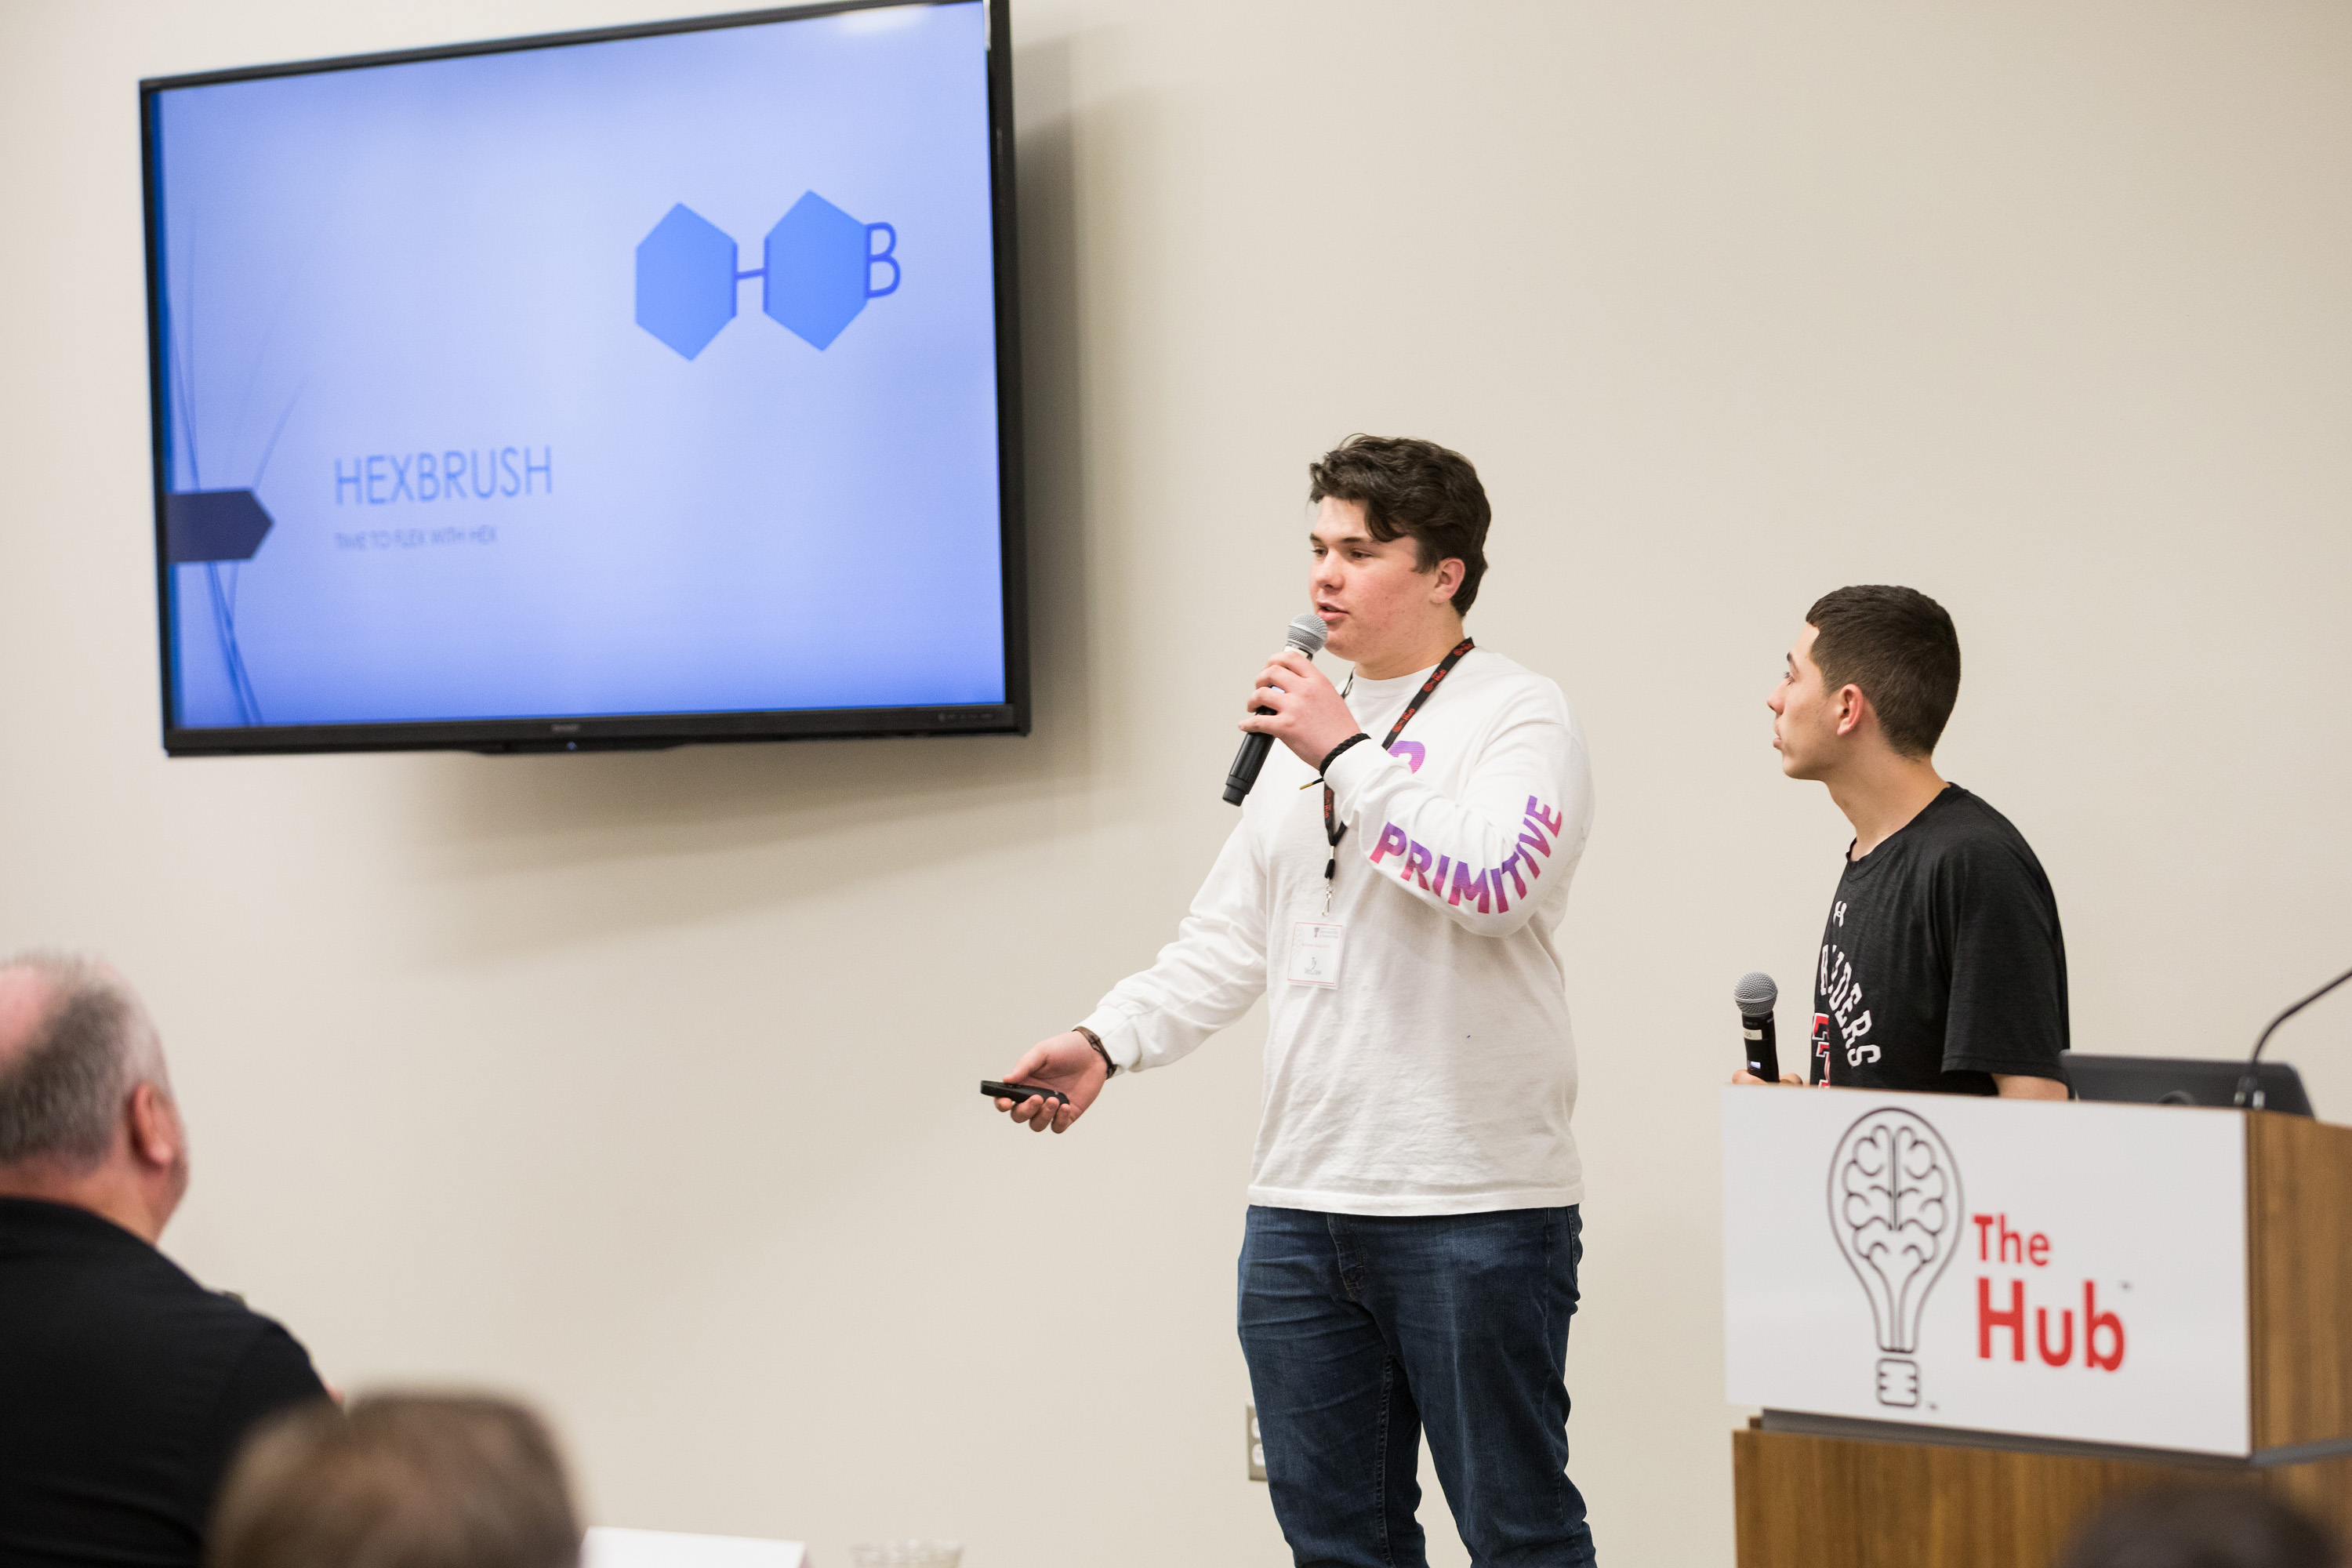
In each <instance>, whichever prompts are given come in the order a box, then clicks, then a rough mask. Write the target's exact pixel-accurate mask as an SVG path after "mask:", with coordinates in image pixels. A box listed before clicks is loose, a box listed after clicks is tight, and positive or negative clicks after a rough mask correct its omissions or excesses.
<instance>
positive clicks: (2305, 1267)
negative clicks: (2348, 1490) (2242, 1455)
mask: <svg viewBox="0 0 2352 1568" xmlns="http://www.w3.org/2000/svg"><path fill="white" fill-rule="evenodd" d="M2246 1210H2247V1212H2246V1237H2247V1254H2248V1256H2247V1259H2246V1269H2247V1309H2248V1327H2249V1329H2250V1331H2251V1335H2252V1347H2251V1348H2252V1356H2253V1365H2252V1385H2253V1388H2252V1392H2253V1401H2254V1407H2253V1434H2254V1447H2255V1449H2256V1450H2257V1451H2260V1450H2262V1449H2265V1448H2283V1447H2294V1446H2295V1445H2296V1444H2300V1443H2316V1442H2324V1441H2326V1440H2328V1439H2331V1438H2338V1437H2347V1436H2352V1127H2330V1126H2328V1125H2326V1124H2325V1123H2323V1122H2317V1121H2311V1120H2310V1119H2309V1118H2307V1117H2301V1116H2282V1115H2280V1114H2278V1113H2277V1112H2275V1111H2269V1110H2255V1111H2249V1112H2247V1113H2246ZM2182 1241H2183V1244H2184V1245H2194V1238H2193V1237H2183V1238H2182Z"/></svg>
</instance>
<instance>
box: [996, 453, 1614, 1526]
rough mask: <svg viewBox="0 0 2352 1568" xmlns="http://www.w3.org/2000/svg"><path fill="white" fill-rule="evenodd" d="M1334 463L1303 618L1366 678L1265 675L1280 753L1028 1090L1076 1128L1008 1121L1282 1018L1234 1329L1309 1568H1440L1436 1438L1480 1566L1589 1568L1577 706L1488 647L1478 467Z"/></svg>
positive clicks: (1420, 460)
mask: <svg viewBox="0 0 2352 1568" xmlns="http://www.w3.org/2000/svg"><path fill="white" fill-rule="evenodd" d="M1308 473H1309V475H1310V478H1311V480H1312V485H1311V488H1310V490H1309V497H1308V499H1309V500H1312V501H1314V502H1316V503H1317V507H1318V510H1317V512H1316V515H1315V520H1314V523H1313V525H1312V529H1311V531H1310V533H1309V536H1308V538H1309V544H1310V548H1311V551H1312V563H1311V566H1310V569H1309V573H1308V577H1307V587H1308V595H1309V599H1310V602H1311V603H1312V605H1313V606H1314V609H1315V613H1316V614H1317V615H1318V616H1322V618H1323V620H1324V622H1325V623H1326V625H1328V626H1329V627H1330V634H1331V635H1330V641H1329V643H1328V648H1329V651H1330V652H1331V653H1333V654H1334V655H1336V656H1337V657H1339V658H1345V659H1348V660H1350V661H1351V662H1353V664H1354V665H1355V670H1354V673H1353V674H1352V675H1351V676H1350V677H1349V681H1348V685H1347V688H1346V689H1344V690H1341V689H1334V688H1333V686H1332V685H1331V683H1330V681H1328V679H1325V678H1324V676H1323V674H1322V672H1321V671H1320V670H1318V668H1316V667H1315V664H1314V662H1313V661H1312V660H1311V659H1309V658H1306V657H1304V656H1302V655H1300V654H1297V653H1296V652H1285V653H1282V654H1278V655H1276V656H1275V658H1273V660H1272V661H1271V662H1270V663H1269V664H1268V665H1267V666H1266V668H1265V670H1264V671H1262V672H1261V673H1260V674H1259V676H1258V678H1257V682H1256V686H1255V689H1253V691H1252V692H1251V693H1250V695H1249V697H1248V698H1247V699H1246V700H1245V704H1244V706H1245V710H1246V716H1245V717H1244V719H1243V720H1242V723H1241V727H1242V728H1243V729H1244V730H1248V731H1260V732H1263V733H1266V734H1270V735H1272V736H1274V737H1275V738H1276V739H1277V740H1279V741H1280V742H1282V743H1283V748H1284V749H1281V750H1277V751H1276V752H1275V753H1274V754H1273V755H1272V756H1271V757H1270V758H1269V759H1268V761H1267V763H1266V766H1265V773H1264V774H1263V776H1262V777H1261V778H1260V779H1259V781H1258V784H1257V787H1256V789H1255V791H1254V792H1253V793H1252V794H1251V795H1250V796H1249V798H1248V800H1247V802H1246V803H1245V804H1244V807H1243V813H1242V821H1241V824H1240V825H1239V826H1237V827H1236V828H1235V829H1234V833H1233V836H1232V837H1231V838H1229V839H1228V840H1227V841H1226V843H1225V847H1224V849H1223V852H1222V853H1221V854H1220V855H1219V856H1218V858H1217V862H1216V865H1215V867H1214V868H1213V869H1212V870H1211V872H1210V873H1209V879H1208V880H1207V882H1206V883H1205V884H1203V885H1202V889H1201V891H1200V894H1199V896H1198V897H1197V898H1195V900H1193V903H1192V911H1191V913H1190V914H1189V915H1188V916H1187V917H1186V919H1185V921H1184V922H1183V924H1182V925H1181V927H1180V928H1179V931H1178V933H1177V937H1176V940H1175V941H1174V942H1171V943H1170V944H1169V945H1168V946H1167V947H1166V948H1165V949H1163V950H1162V951H1161V952H1160V958H1159V961H1158V962H1157V963H1155V964H1153V966H1152V967H1151V968H1150V969H1148V970H1145V971H1143V972H1142V973H1139V974H1135V975H1131V976H1129V978H1128V979H1127V980H1125V981H1123V982H1121V983H1120V984H1118V986H1116V987H1114V988H1113V989H1112V991H1111V993H1110V994H1108V996H1106V997H1104V998H1103V1000H1102V1003H1101V1005H1100V1006H1098V1007H1097V1009H1096V1010H1095V1012H1094V1013H1093V1014H1092V1015H1090V1016H1088V1017H1087V1019H1086V1020H1085V1022H1083V1023H1082V1024H1080V1025H1079V1026H1076V1028H1074V1029H1072V1030H1070V1031H1068V1032H1067V1033H1065V1034H1061V1035H1056V1036H1055V1037H1053V1038H1051V1039H1048V1040H1045V1041H1042V1042H1041V1043H1039V1044H1038V1045H1037V1046H1035V1047H1033V1048H1032V1049H1031V1050H1030V1052H1029V1053H1028V1055H1026V1056H1024V1058H1022V1059H1021V1061H1020V1062H1019V1063H1018V1064H1017V1065H1016V1066H1015V1067H1014V1068H1013V1071H1012V1072H1011V1073H1009V1074H1007V1075H1006V1077H1007V1079H1008V1080H1009V1081H1013V1082H1018V1083H1032V1084H1038V1085H1042V1086H1045V1087H1047V1088H1051V1089H1059V1090H1062V1091H1063V1092H1065V1093H1066V1094H1067V1095H1068V1096H1069V1099H1068V1101H1067V1103H1055V1102H1051V1101H1048V1100H1045V1098H1043V1097H1032V1098H1030V1099H1027V1100H1023V1101H1021V1102H1019V1103H1017V1104H1016V1103H1014V1102H1013V1101H1011V1100H998V1101H997V1105H998V1107H999V1108H1000V1109H1002V1110H1006V1111H1008V1112H1010V1113H1011V1115H1012V1117H1013V1120H1014V1121H1019V1122H1022V1123H1024V1124H1025V1125H1027V1126H1029V1127H1031V1128H1032V1129H1033V1130H1035V1131H1045V1130H1046V1129H1047V1128H1051V1129H1052V1130H1053V1131H1055V1132H1062V1131H1067V1130H1068V1129H1069V1128H1070V1127H1071V1125H1072V1124H1073V1123H1075V1122H1076V1121H1077V1119H1078V1118H1080V1117H1081V1116H1084V1115H1085V1114H1086V1113H1087V1110H1088V1109H1089V1108H1090V1107H1091V1106H1093V1104H1094V1103H1095V1100H1096V1099H1097V1096H1098V1095H1099V1094H1100V1093H1101V1092H1102V1089H1103V1085H1104V1083H1105V1081H1106V1080H1107V1079H1108V1078H1109V1077H1110V1076H1111V1075H1112V1074H1113V1073H1115V1072H1119V1071H1136V1070H1141V1069H1143V1068H1156V1067H1160V1066H1164V1065H1166V1064H1167V1063H1170V1062H1172V1061H1174V1060H1175V1059H1176V1058H1179V1057H1181V1056H1183V1055H1185V1054H1186V1053H1187V1052H1189V1051H1191V1050H1192V1049H1193V1048H1194V1047H1197V1046H1198V1045H1200V1044H1201V1042H1202V1041H1203V1040H1204V1039H1206V1038H1207V1037H1209V1036H1210V1035H1212V1034H1214V1033H1215V1032H1216V1031H1217V1030H1219V1029H1222V1028H1223V1027H1225V1026H1227V1025H1230V1024H1232V1023H1234V1021H1236V1020H1237V1019H1239V1018H1240V1017H1241V1016H1242V1015H1243V1014H1244V1012H1246V1011H1247V1010H1248V1008H1249V1006H1250V1005H1251V1004H1252V1003H1253V1002H1254V1001H1255V1000H1256V999H1257V998H1258V997H1259V996H1261V995H1263V996H1265V998H1266V999H1267V1010H1268V1016H1269V1021H1268V1029H1267V1038H1266V1058H1265V1101H1264V1106H1263V1111H1262V1117H1261V1121H1260V1123H1259V1129H1258V1139H1257V1148H1256V1152H1255V1156H1254V1158H1253V1168H1252V1172H1251V1181H1250V1190H1249V1198H1250V1205H1251V1206H1250V1210H1249V1217H1248V1224H1247V1227H1246V1231H1245V1235H1244V1241H1243V1246H1242V1257H1241V1289H1240V1328H1241V1339H1242V1348H1243V1351H1244V1354H1245V1356H1246V1357H1247V1359H1248V1362H1249V1367H1250V1381H1251V1385H1252V1388H1253V1391H1254V1393H1255V1397H1256V1401H1257V1414H1258V1424H1259V1428H1260V1431H1261V1433H1262V1435H1263V1436H1264V1439H1265V1464H1266V1476H1267V1479H1268V1481H1269V1482H1270V1483H1271V1489H1272V1493H1273V1500H1274V1505H1275V1512H1276V1517H1277V1518H1279V1519H1280V1521H1281V1522H1282V1527H1283V1532H1284V1534H1285V1535H1286V1537H1287V1538H1288V1540H1289V1542H1290V1544H1291V1549H1292V1552H1293V1553H1294V1554H1295V1556H1296V1558H1297V1562H1299V1563H1317V1564H1334V1565H1339V1564H1345V1565H1349V1568H1354V1565H1359V1564H1360V1565H1362V1568H1412V1565H1416V1564H1420V1563H1423V1561H1424V1558H1423V1534H1422V1530H1421V1527H1420V1525H1419V1523H1418V1522H1417V1521H1415V1518H1414V1510H1415V1507H1416V1505H1417V1504H1418V1502H1419V1500H1420V1488H1419V1485H1418V1483H1417V1482H1416V1480H1415V1475H1416V1470H1417V1466H1418V1459H1419V1452H1420V1434H1421V1431H1422V1429H1423V1427H1426V1428H1427V1430H1428V1433H1429V1438H1430V1449H1431V1454H1432V1456H1433V1459H1434V1461H1435V1464H1436V1468H1437V1473H1438V1476H1439V1479H1440V1480H1441V1481H1442V1482H1443V1483H1444V1489H1445V1494H1446V1499H1447V1500H1448V1502H1449V1503H1450V1504H1451V1505H1452V1507H1453V1510H1454V1521H1455V1523H1456V1525H1457V1527H1458V1528H1459V1530H1460V1531H1461V1533H1462V1536H1463V1539H1464V1541H1465V1542H1466V1543H1467V1544H1468V1545H1469V1547H1470V1549H1471V1552H1472V1553H1473V1555H1474V1557H1475V1560H1476V1561H1478V1562H1481V1563H1513V1564H1525V1565H1527V1568H1538V1565H1540V1568H1553V1565H1556V1564H1557V1565H1561V1568H1566V1565H1570V1564H1586V1563H1591V1562H1592V1561H1593V1557H1592V1540H1591V1531H1589V1530H1588V1528H1587V1527H1586V1524H1585V1517H1584V1514H1585V1510H1584V1500H1583V1498H1582V1496H1581V1495H1580V1493H1579V1492H1578V1491H1577V1489H1576V1487H1575V1485H1574V1484H1573V1483H1572V1482H1570V1480H1569V1479H1568V1475H1567V1463H1568V1437H1567V1419H1568V1411H1569V1400H1568V1394H1567V1389H1566V1385H1565V1366H1564V1362H1565V1358H1566V1354H1567V1348H1568V1325H1569V1318H1570V1315H1571V1314H1572V1313H1573V1312H1574V1311H1575V1310H1576V1300H1577V1290H1576V1276H1577V1266H1578V1262H1579V1260H1580V1258H1581V1256H1582V1250H1583V1248H1582V1242H1581V1240H1580V1231H1581V1221H1580V1215H1579V1209H1578V1205H1579V1204H1580V1201H1581V1199H1582V1197H1583V1184H1582V1177H1581V1173H1580V1168H1579V1165H1578V1161H1577V1154H1576V1142H1575V1139H1574V1137H1573V1136H1572V1134H1571V1133H1570V1130H1569V1118H1570V1111H1571V1110H1573V1109H1574V1106H1575V1102H1576V1052H1575V1045H1574V1041H1573V1038H1572V1037H1571V1036H1570V1029H1569V1018H1568V1005H1567V1000H1566V996H1565V994H1564V988H1563V984H1562V980H1561V972H1560V964H1559V956H1558V954H1557V952H1555V951H1554V949H1553V945H1552V932H1553V929H1554V928H1555V927H1556V926H1557V925H1558V924H1559V921H1560V918H1561V915H1562V913H1563V911H1564V909H1565V907H1566V904H1567V898H1568V886H1569V879H1570V876H1571V875H1572V873H1573V871H1574V869H1575V866H1576V862H1577V859H1578V858H1579V856H1580V855H1581V853H1582V852H1583V848H1584V842H1585V836H1586V832H1587V829H1588V826H1589V824H1590V822H1591V798H1592V797H1591V774H1590V769H1589V765H1588V762H1587V758H1586V753H1585V745H1584V737H1583V734H1582V732H1581V731H1580V729H1579V727H1578V725H1577V721H1576V716H1575V714H1574V712H1573V711H1572V710H1570V707H1569V704H1568V700H1567V699H1566V698H1565V697H1564V696H1563V695H1562V694H1561V692H1560V689H1559V687H1558V686H1556V685H1554V684H1553V683H1552V682H1551V681H1549V680H1548V679H1544V678H1543V677H1541V676H1539V675H1537V674H1535V673H1533V672H1532V671H1529V670H1528V669H1525V668H1521V667H1520V666H1518V665H1517V664H1514V663H1512V662H1511V661H1510V660H1508V659H1507V658H1502V657H1501V656H1499V655H1497V654H1494V653H1490V652H1487V651H1486V650H1484V649H1479V648H1475V647H1473V645H1472V644H1471V642H1470V640H1469V639H1468V638H1466V637H1465V636H1464V634H1463V626H1462V616H1463V614H1464V612H1465V611H1467V610H1468V609H1469V607H1470V605H1471V603H1472V602H1473V600H1474V599H1475V596H1476V594H1477V590H1478V584H1479V580H1480V578H1481V577H1482V576H1483V575H1484V574H1485V572H1486V552H1485V543H1486V528H1487V522H1488V519H1489V511H1488V507H1487V503H1486V492H1485V490H1484V489H1482V488H1481V487H1480V485H1479V483H1478V477H1477V474H1476V472H1475V469H1473V468H1471V466H1470V464H1469V463H1468V462H1467V461H1465V459H1464V458H1462V457H1461V456H1460V455H1458V454H1456V453H1454V452H1450V451H1448V450H1446V449H1445V448H1444V447H1439V446H1436V445H1435V444H1433V443H1432V442H1427V441H1417V440H1402V439H1384V438H1375V437H1363V436H1359V437H1352V438H1351V439H1349V441H1348V442H1347V443H1346V444H1345V445H1343V446H1342V447H1339V448H1338V449H1337V450H1336V451H1333V452H1330V453H1328V454H1327V455H1326V456H1325V457H1324V458H1323V459H1322V460H1321V461H1319V462H1318V463H1315V464H1313V465H1311V466H1310V468H1309V469H1308ZM1260 710H1265V711H1263V712H1262V711H1260ZM1400 726H1401V728H1400ZM1318 778H1319V780H1320V781H1321V784H1322V787H1315V788H1302V787H1301V786H1302V785H1307V784H1314V783H1315V782H1316V781H1317V780H1318Z"/></svg>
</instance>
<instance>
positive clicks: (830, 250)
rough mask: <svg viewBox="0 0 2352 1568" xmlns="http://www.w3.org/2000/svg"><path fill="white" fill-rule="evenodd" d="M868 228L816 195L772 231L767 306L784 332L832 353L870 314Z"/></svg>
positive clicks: (804, 199) (810, 195)
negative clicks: (862, 315)
mask: <svg viewBox="0 0 2352 1568" xmlns="http://www.w3.org/2000/svg"><path fill="white" fill-rule="evenodd" d="M866 243H867V241H866V226H865V225H864V224H862V223H860V222H858V221H857V220H856V218H854V217H851V216H849V215H848V214H847V213H845V212H843V211H842V210H841V209H840V208H839V207H837V206H835V205H833V204H832V203H831V202H829V201H826V200H825V199H824V197H823V196H821V195H817V194H816V193H815V192H814V191H810V192H808V193H807V194H806V195H803V196H802V197H801V199H800V200H798V201H796V202H794V203H793V210H792V211H790V212H788V213H786V214H785V215H784V216H782V218H780V219H778V220H777V223H776V226H775V227H773V228H772V229H770V230H769V231H768V244H767V262H766V265H767V269H768V277H767V286H766V288H765V289H763V290H762V295H763V298H762V306H763V308H764V309H765V310H767V312H768V314H769V315H771V316H772V317H774V318H775V320H776V322H777V324H778V325H779V326H782V327H784V328H785V329H787V330H788V331H791V332H793V334H794V335H795V336H797V337H799V338H802V339H803V340H804V341H806V342H809V343H810V344H812V345H814V347H816V348H820V349H822V348H825V347H828V346H829V345H830V344H831V343H832V342H833V340H834V339H835V338H837V337H839V336H841V332H842V329H843V328H845V327H846V326H848V325H849V323H850V322H852V321H856V319H857V312H858V311H860V310H864V309H866V297H867V294H866V274H867V272H868V270H869V268H868V266H867V256H866Z"/></svg>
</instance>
